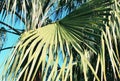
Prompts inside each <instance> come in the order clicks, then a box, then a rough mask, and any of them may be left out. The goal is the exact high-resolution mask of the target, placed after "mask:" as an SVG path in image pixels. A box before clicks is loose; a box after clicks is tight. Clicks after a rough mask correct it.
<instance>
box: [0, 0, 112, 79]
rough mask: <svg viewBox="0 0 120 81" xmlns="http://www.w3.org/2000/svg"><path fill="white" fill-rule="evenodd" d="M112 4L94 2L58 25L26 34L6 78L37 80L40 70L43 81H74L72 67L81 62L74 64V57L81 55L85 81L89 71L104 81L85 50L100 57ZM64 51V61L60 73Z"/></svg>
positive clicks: (15, 50)
mask: <svg viewBox="0 0 120 81" xmlns="http://www.w3.org/2000/svg"><path fill="white" fill-rule="evenodd" d="M32 4H33V3H32ZM111 4H112V2H111V1H107V0H92V1H89V2H87V3H84V4H83V5H81V6H80V7H79V8H78V9H76V10H75V11H73V12H71V13H70V14H69V15H67V16H66V17H64V18H63V19H61V20H59V21H57V22H55V23H52V24H49V25H46V26H44V27H42V28H38V29H34V28H33V29H34V30H30V31H26V32H25V33H23V34H22V35H21V37H20V40H19V42H18V44H17V46H16V48H15V49H14V51H13V53H12V55H11V57H10V58H9V59H8V60H7V62H6V65H5V70H4V72H3V74H2V77H4V79H6V80H9V81H10V80H13V81H14V80H16V81H19V80H20V81H30V80H31V81H33V80H34V78H35V76H36V74H37V72H39V71H40V72H41V74H40V75H41V76H40V78H41V79H42V80H43V81H46V80H48V81H51V80H53V81H58V80H62V81H67V80H69V81H72V80H73V79H74V78H73V75H72V73H73V69H72V68H73V66H76V65H77V63H79V62H78V61H76V60H75V61H74V59H73V55H74V54H76V55H77V54H78V55H79V56H80V57H81V62H82V67H83V70H82V71H83V73H84V80H85V81H88V79H89V78H88V76H87V69H88V68H89V69H90V70H91V71H92V73H93V75H94V76H95V78H96V79H97V80H98V81H100V78H99V77H98V75H97V67H98V66H96V67H95V68H96V70H95V68H94V67H93V66H92V64H91V63H90V61H89V60H88V59H87V57H86V54H87V53H86V51H85V50H84V49H87V50H91V51H92V52H93V53H94V54H96V55H98V54H99V53H100V50H101V49H100V47H101V35H102V30H105V25H104V23H106V24H108V23H107V22H108V17H109V15H110V11H111V8H110V5H111ZM41 8H42V7H40V9H38V12H40V11H41ZM32 13H33V12H32ZM34 13H35V12H34ZM36 15H37V14H36ZM38 15H39V14H38ZM37 17H38V16H37ZM25 22H27V21H25ZM32 22H34V19H33V20H32ZM35 23H36V21H35ZM32 26H33V27H34V26H35V25H32ZM60 50H61V54H62V56H63V59H64V62H63V65H62V67H61V68H60V69H59V70H58V67H57V66H58V65H59V64H58V60H59V56H58V54H59V51H60ZM73 50H74V51H73ZM84 51H85V52H84ZM47 57H48V59H46V58H47ZM99 58H100V57H98V60H97V65H99ZM103 58H104V57H103ZM49 72H50V73H49Z"/></svg>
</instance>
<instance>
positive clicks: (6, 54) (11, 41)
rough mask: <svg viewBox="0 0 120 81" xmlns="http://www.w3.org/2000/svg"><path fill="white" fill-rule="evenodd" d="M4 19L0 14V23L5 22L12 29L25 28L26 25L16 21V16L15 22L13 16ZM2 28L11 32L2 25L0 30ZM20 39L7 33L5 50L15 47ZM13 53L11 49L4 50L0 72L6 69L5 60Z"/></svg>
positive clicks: (0, 57)
mask: <svg viewBox="0 0 120 81" xmlns="http://www.w3.org/2000/svg"><path fill="white" fill-rule="evenodd" d="M2 17H3V15H2V13H0V21H2V22H5V23H6V24H8V25H10V26H12V27H15V28H17V29H23V28H24V24H23V23H22V22H21V21H19V20H18V21H15V15H14V18H13V19H14V20H12V16H11V14H9V15H7V16H5V19H3V18H2ZM11 21H12V22H11ZM1 27H4V28H5V29H6V30H9V28H8V27H6V26H4V25H2V24H0V28H1ZM9 31H12V30H9ZM18 38H19V36H18V35H15V34H12V33H6V39H5V42H4V44H3V48H6V47H11V46H15V43H16V42H17V40H18ZM11 53H12V50H10V49H7V50H3V51H1V52H0V66H2V67H1V68H0V72H1V70H2V69H3V68H4V61H5V59H6V58H8V57H9V56H10V54H11Z"/></svg>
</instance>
